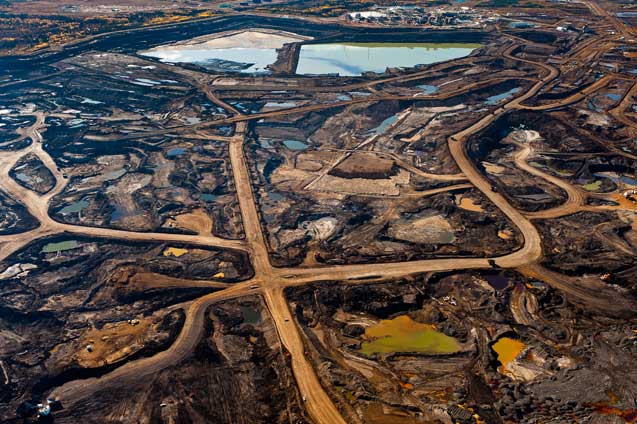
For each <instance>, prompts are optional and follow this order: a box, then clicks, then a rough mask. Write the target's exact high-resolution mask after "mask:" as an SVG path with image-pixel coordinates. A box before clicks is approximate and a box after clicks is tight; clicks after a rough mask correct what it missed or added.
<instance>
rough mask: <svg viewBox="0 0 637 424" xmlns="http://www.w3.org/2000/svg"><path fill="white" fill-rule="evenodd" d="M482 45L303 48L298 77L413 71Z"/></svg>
mask: <svg viewBox="0 0 637 424" xmlns="http://www.w3.org/2000/svg"><path fill="white" fill-rule="evenodd" d="M479 47H481V45H480V44H462V43H330V44H306V45H304V46H301V53H300V56H299V63H298V65H297V68H296V73H297V74H301V75H322V74H339V75H341V76H357V75H361V74H362V73H363V72H384V71H385V69H386V68H388V67H389V68H394V67H397V68H400V67H412V66H415V65H428V64H431V63H436V62H444V61H447V60H452V59H457V58H459V57H464V56H468V55H469V54H471V52H473V51H474V50H475V49H477V48H479Z"/></svg>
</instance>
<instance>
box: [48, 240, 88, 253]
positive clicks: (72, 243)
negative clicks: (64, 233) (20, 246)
mask: <svg viewBox="0 0 637 424" xmlns="http://www.w3.org/2000/svg"><path fill="white" fill-rule="evenodd" d="M79 246H80V244H79V243H78V242H77V240H65V241H61V242H58V243H48V244H46V245H44V247H43V248H42V253H55V252H63V251H65V250H71V249H77V248H78V247H79Z"/></svg>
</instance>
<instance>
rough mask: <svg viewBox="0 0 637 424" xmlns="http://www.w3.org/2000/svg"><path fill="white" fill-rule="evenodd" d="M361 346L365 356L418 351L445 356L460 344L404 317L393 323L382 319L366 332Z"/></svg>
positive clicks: (395, 319) (432, 328)
mask: <svg viewBox="0 0 637 424" xmlns="http://www.w3.org/2000/svg"><path fill="white" fill-rule="evenodd" d="M364 337H365V339H366V341H364V342H363V343H362V345H361V352H362V353H363V354H364V355H367V356H369V355H372V354H374V353H394V352H420V353H427V354H447V353H455V352H458V351H459V350H460V344H459V343H458V341H457V340H456V339H454V338H453V337H449V336H447V335H446V334H443V333H441V332H440V331H437V330H436V329H435V328H434V326H433V325H431V324H422V323H419V322H416V321H414V320H412V319H411V318H410V317H409V316H407V315H401V316H399V317H396V318H394V319H392V320H382V321H381V322H379V323H378V324H376V325H374V326H371V327H368V328H367V329H366V330H365V336H364Z"/></svg>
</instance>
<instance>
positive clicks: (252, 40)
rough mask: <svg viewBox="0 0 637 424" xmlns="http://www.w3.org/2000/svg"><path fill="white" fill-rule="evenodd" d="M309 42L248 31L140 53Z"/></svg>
mask: <svg viewBox="0 0 637 424" xmlns="http://www.w3.org/2000/svg"><path fill="white" fill-rule="evenodd" d="M304 40H311V37H304V36H301V35H298V34H294V33H291V32H285V31H272V30H267V29H258V28H257V29H250V30H247V31H226V32H220V33H216V34H210V35H204V36H201V37H196V38H192V39H190V40H186V41H181V42H178V43H174V44H170V45H166V46H158V47H155V48H152V49H149V50H147V51H146V52H142V54H147V53H152V52H154V51H157V50H162V51H167V50H183V49H184V47H187V48H189V49H198V50H206V49H231V48H237V47H241V48H255V49H279V48H281V47H283V45H284V44H287V43H294V42H298V41H304Z"/></svg>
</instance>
